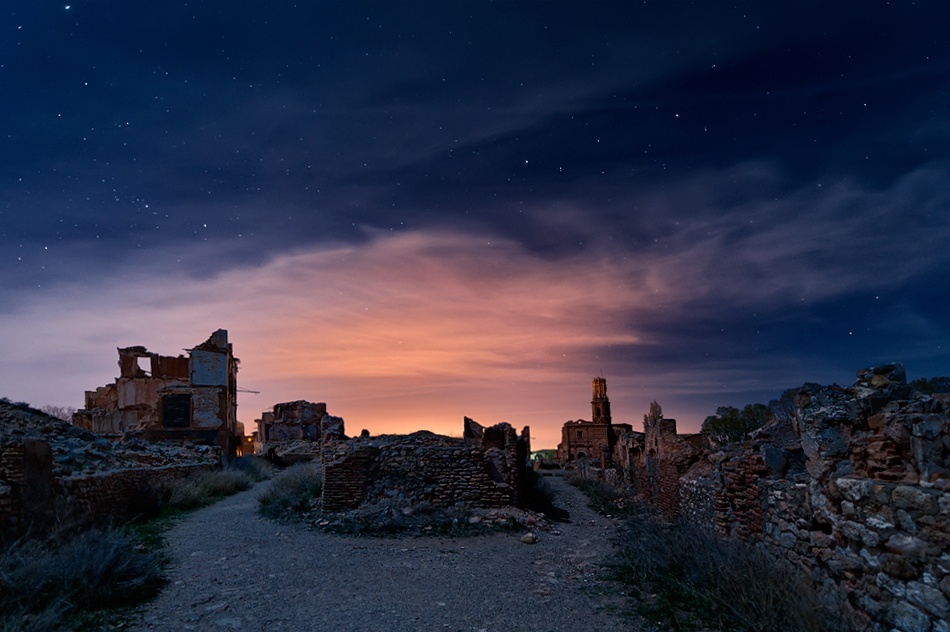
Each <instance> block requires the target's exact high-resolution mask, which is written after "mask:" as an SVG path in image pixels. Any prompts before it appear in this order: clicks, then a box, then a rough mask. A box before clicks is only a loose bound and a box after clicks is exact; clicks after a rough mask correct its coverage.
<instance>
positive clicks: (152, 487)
mask: <svg viewBox="0 0 950 632" xmlns="http://www.w3.org/2000/svg"><path fill="white" fill-rule="evenodd" d="M213 467H214V466H213V464H211V463H208V462H205V463H192V464H177V465H169V466H164V467H141V468H134V469H123V470H113V471H105V472H93V473H90V474H77V475H71V476H62V475H60V473H59V472H58V471H57V470H56V469H55V468H54V463H53V459H52V451H51V449H50V445H49V443H47V442H46V441H44V440H42V439H26V440H23V441H19V442H16V443H7V444H4V445H3V446H2V449H0V535H2V536H3V537H5V538H10V537H16V536H19V535H21V534H23V533H24V532H25V531H26V530H27V529H30V528H33V529H39V530H41V531H43V530H47V529H50V528H53V527H55V526H56V524H58V523H74V522H80V523H87V522H88V523H108V522H123V521H126V520H128V519H130V518H132V517H134V516H135V515H137V514H140V513H143V512H146V511H150V510H155V509H156V508H157V507H156V503H157V502H158V501H159V500H160V496H159V490H160V489H161V487H162V486H163V485H165V484H167V483H169V482H170V481H172V480H176V479H180V478H184V477H186V476H189V475H191V474H194V473H197V472H201V471H210V470H211V469H213Z"/></svg>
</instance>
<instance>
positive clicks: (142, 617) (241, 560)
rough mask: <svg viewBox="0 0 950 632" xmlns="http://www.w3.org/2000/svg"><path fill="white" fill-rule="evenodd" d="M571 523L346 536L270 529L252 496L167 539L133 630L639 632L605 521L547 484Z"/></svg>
mask: <svg viewBox="0 0 950 632" xmlns="http://www.w3.org/2000/svg"><path fill="white" fill-rule="evenodd" d="M550 480H551V482H552V487H553V488H554V489H555V492H556V494H557V500H556V502H557V503H558V504H559V505H560V506H562V507H564V508H565V509H567V510H568V511H570V513H571V523H569V524H563V525H555V529H556V530H557V531H558V532H560V534H559V535H555V534H553V533H550V532H541V533H540V534H539V535H540V541H539V542H537V543H536V544H523V543H521V541H520V536H521V535H522V534H521V533H520V532H509V533H498V534H492V535H486V536H477V537H468V538H441V537H431V538H396V539H383V538H358V537H351V536H340V535H332V534H327V533H322V532H320V531H315V530H310V529H308V528H307V527H306V526H304V525H286V524H278V523H275V522H271V521H269V520H266V519H264V518H261V517H260V516H258V515H257V512H256V509H257V494H258V493H259V491H260V490H261V489H262V485H266V484H268V483H263V484H259V485H258V486H257V487H255V488H254V489H251V490H249V491H247V492H243V493H241V494H238V495H236V496H233V497H231V498H228V499H226V500H224V501H222V502H220V503H218V504H216V505H214V506H212V507H208V508H206V509H203V510H200V511H198V512H196V513H194V514H192V515H191V516H189V517H188V518H187V519H186V520H184V521H182V522H181V523H179V524H177V525H176V526H175V527H174V528H173V529H171V530H170V531H169V532H168V534H167V541H168V550H169V553H170V555H171V558H172V563H171V565H170V568H169V573H168V579H169V581H168V585H167V586H166V587H165V588H164V590H163V592H162V593H161V594H160V595H159V596H158V597H157V598H156V599H155V600H154V601H152V602H151V603H149V604H147V605H146V606H145V607H144V608H143V609H142V610H141V612H140V614H139V616H138V617H137V620H136V622H135V624H134V625H133V626H132V629H134V630H141V631H146V630H147V631H153V632H155V631H163V632H164V631H168V632H172V631H175V632H177V631H179V630H253V631H258V630H260V631H264V630H267V631H269V632H282V631H288V632H289V631H292V630H293V631H296V630H315V631H320V630H333V631H340V632H342V631H347V630H352V631H357V630H360V631H365V630H386V631H399V632H409V631H417V630H452V631H459V632H461V631H464V632H469V631H485V632H495V631H498V632H501V631H508V630H518V631H525V632H545V631H560V630H579V629H588V630H633V629H639V628H638V627H637V624H636V623H635V621H636V618H635V617H633V616H631V615H630V614H629V610H630V602H629V601H628V600H627V599H626V598H625V597H623V596H622V595H621V594H620V593H619V591H620V590H622V588H618V587H617V586H616V585H612V584H611V583H609V582H608V581H607V580H606V579H605V578H604V570H603V567H602V566H601V564H602V563H604V562H605V561H608V560H609V557H610V555H611V551H612V545H611V537H612V534H613V531H614V525H613V523H612V522H611V521H610V520H609V519H607V518H604V517H602V516H600V515H598V514H596V513H595V512H593V511H591V510H590V509H589V508H588V507H587V503H586V499H585V498H584V497H583V495H582V494H581V493H580V492H579V491H577V490H576V489H575V488H573V487H570V486H569V485H567V484H566V483H564V481H563V480H562V479H561V478H560V477H551V479H550Z"/></svg>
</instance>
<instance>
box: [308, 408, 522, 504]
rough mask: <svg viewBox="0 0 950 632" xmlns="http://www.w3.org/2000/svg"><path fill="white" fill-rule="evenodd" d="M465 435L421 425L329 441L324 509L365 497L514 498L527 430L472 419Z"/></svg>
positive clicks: (424, 500)
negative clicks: (420, 428) (418, 429)
mask: <svg viewBox="0 0 950 632" xmlns="http://www.w3.org/2000/svg"><path fill="white" fill-rule="evenodd" d="M466 423H467V424H468V425H467V428H466V435H467V436H468V438H461V439H460V438H454V437H445V436H441V435H436V434H433V433H431V432H426V431H421V432H416V433H413V434H409V435H384V436H380V437H360V438H356V439H350V440H347V441H341V442H338V443H336V444H332V445H328V446H325V447H324V453H323V458H324V460H323V474H324V476H323V479H324V482H323V509H324V510H325V511H342V510H348V509H355V508H357V507H358V506H359V505H360V504H364V503H365V504H375V503H381V502H387V503H392V504H394V505H397V506H400V505H402V506H408V505H419V504H430V505H434V506H439V507H455V506H461V507H504V506H509V505H517V504H518V501H519V495H520V492H521V486H522V485H523V482H524V477H525V470H526V467H527V457H528V454H529V451H530V448H529V446H528V445H527V441H528V434H527V433H528V429H527V428H525V430H524V432H523V433H522V435H521V436H520V437H519V436H518V434H517V433H516V432H515V430H514V429H513V428H512V427H511V426H509V425H508V424H498V425H496V426H493V427H491V428H481V427H480V426H478V424H475V423H474V422H472V421H471V420H467V421H466Z"/></svg>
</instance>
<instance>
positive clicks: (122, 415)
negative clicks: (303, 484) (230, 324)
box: [73, 329, 241, 458]
mask: <svg viewBox="0 0 950 632" xmlns="http://www.w3.org/2000/svg"><path fill="white" fill-rule="evenodd" d="M118 352H119V377H118V378H116V381H115V382H113V383H112V384H108V385H106V386H102V387H99V388H97V389H96V390H94V391H86V405H85V408H83V409H81V410H78V411H76V413H75V414H74V415H73V423H74V424H76V425H77V426H79V427H81V428H85V429H87V430H90V431H92V432H95V433H97V434H103V435H126V436H136V437H141V438H143V439H146V440H151V441H156V440H162V441H168V440H172V441H190V442H194V443H201V444H207V445H217V446H219V447H220V448H221V449H222V454H223V455H224V457H225V458H228V457H231V456H233V455H234V454H235V452H236V449H237V445H238V443H240V440H241V438H240V437H238V434H237V369H238V359H237V358H235V357H234V353H233V349H232V345H231V343H229V342H228V332H227V331H226V330H224V329H219V330H217V331H215V332H214V333H213V334H211V337H210V338H208V340H206V341H205V342H203V343H201V344H200V345H198V346H196V347H195V348H193V349H190V350H188V352H189V355H188V356H182V355H179V356H177V357H172V356H162V355H159V354H157V353H152V352H150V351H148V349H146V348H145V347H141V346H135V347H125V348H120V349H118Z"/></svg>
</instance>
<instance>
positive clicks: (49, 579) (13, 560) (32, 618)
mask: <svg viewBox="0 0 950 632" xmlns="http://www.w3.org/2000/svg"><path fill="white" fill-rule="evenodd" d="M161 582H162V562H161V556H160V555H159V554H158V553H155V552H152V551H149V550H147V549H145V547H142V546H141V545H139V544H138V543H137V542H136V541H135V540H134V539H132V538H131V537H130V536H129V535H128V533H127V532H126V531H124V530H121V529H92V530H89V531H85V532H82V533H79V534H59V535H58V536H54V537H51V538H50V539H47V540H31V539H26V538H23V539H20V540H16V541H14V542H12V543H10V544H9V545H8V546H7V547H6V548H5V549H4V550H3V551H2V552H0V613H2V615H0V631H5V630H19V631H23V632H27V631H29V632H45V631H46V630H62V629H70V628H71V627H72V626H71V625H70V624H69V621H70V620H72V619H75V618H77V617H80V616H81V615H83V614H84V613H89V612H93V611H96V610H100V609H103V608H115V607H119V606H123V605H129V604H132V603H136V602H138V601H141V600H144V599H147V598H148V597H150V596H152V595H153V594H154V593H155V591H157V589H158V587H159V586H160V585H161Z"/></svg>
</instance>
